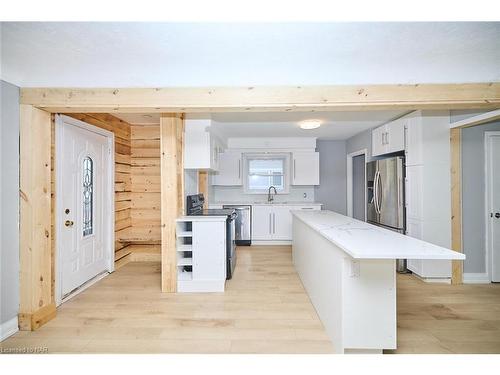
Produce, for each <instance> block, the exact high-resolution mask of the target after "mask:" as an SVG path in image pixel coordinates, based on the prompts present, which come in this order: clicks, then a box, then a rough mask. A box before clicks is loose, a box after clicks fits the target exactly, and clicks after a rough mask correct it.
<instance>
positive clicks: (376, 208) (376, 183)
mask: <svg viewBox="0 0 500 375" xmlns="http://www.w3.org/2000/svg"><path fill="white" fill-rule="evenodd" d="M379 174H380V172H379V171H378V170H377V171H375V181H374V184H373V198H374V199H375V212H376V213H377V214H380V210H379V206H378V178H379Z"/></svg>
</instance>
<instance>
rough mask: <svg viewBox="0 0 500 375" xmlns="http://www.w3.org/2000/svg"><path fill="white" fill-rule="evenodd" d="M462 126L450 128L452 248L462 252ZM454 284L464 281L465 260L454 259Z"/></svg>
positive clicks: (452, 280)
mask: <svg viewBox="0 0 500 375" xmlns="http://www.w3.org/2000/svg"><path fill="white" fill-rule="evenodd" d="M461 133H462V130H461V129H460V128H454V129H451V130H450V146H451V248H452V249H453V250H455V251H458V252H462V251H463V250H462V145H461V143H462V140H461V135H462V134H461ZM452 262H453V263H452V274H451V282H452V284H462V282H463V261H462V260H454V261H452Z"/></svg>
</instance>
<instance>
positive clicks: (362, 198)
mask: <svg viewBox="0 0 500 375" xmlns="http://www.w3.org/2000/svg"><path fill="white" fill-rule="evenodd" d="M366 157H367V150H366V149H363V150H359V151H355V152H352V153H350V154H348V155H347V216H350V217H353V218H355V219H358V220H361V221H366Z"/></svg>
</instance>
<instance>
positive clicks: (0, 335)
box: [0, 316, 19, 342]
mask: <svg viewBox="0 0 500 375" xmlns="http://www.w3.org/2000/svg"><path fill="white" fill-rule="evenodd" d="M17 331H19V323H18V319H17V316H15V317H13V318H12V319H10V320H7V321H6V322H5V323H2V324H0V342H2V341H4V340H5V339H7V338H9V337H10V336H12V335H13V334H15V333H16V332H17Z"/></svg>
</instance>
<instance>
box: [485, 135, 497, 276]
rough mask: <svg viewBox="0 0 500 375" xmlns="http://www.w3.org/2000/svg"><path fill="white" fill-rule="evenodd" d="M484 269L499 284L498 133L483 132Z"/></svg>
mask: <svg viewBox="0 0 500 375" xmlns="http://www.w3.org/2000/svg"><path fill="white" fill-rule="evenodd" d="M484 151H485V193H486V194H485V205H486V207H485V209H486V221H487V222H486V236H485V238H486V267H487V270H488V273H489V275H490V277H489V279H490V281H491V282H500V131H486V132H484Z"/></svg>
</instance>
